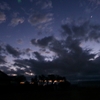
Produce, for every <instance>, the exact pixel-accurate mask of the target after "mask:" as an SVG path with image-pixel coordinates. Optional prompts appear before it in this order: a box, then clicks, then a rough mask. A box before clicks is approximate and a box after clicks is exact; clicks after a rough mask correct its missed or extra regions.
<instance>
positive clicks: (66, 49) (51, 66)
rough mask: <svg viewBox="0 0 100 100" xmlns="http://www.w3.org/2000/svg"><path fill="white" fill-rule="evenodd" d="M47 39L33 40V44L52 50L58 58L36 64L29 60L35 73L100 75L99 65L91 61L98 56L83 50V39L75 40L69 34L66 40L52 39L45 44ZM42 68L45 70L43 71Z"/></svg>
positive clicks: (89, 50)
mask: <svg viewBox="0 0 100 100" xmlns="http://www.w3.org/2000/svg"><path fill="white" fill-rule="evenodd" d="M93 27H94V26H93ZM96 27H97V26H96ZM96 27H95V28H96ZM97 29H98V28H97ZM66 34H67V33H66ZM50 37H52V36H49V37H48V38H50ZM46 39H47V37H44V38H42V39H33V40H31V42H32V44H33V45H36V46H38V47H39V48H40V49H41V48H42V47H43V48H44V49H45V48H48V50H50V52H51V51H52V52H54V53H55V54H56V56H55V57H54V58H53V60H52V61H50V62H48V61H45V60H44V61H42V62H38V63H36V61H35V60H33V62H32V60H28V61H29V62H30V63H31V64H33V67H32V68H33V71H34V73H37V74H38V73H42V72H43V73H56V74H58V73H59V74H61V75H64V74H65V75H71V73H72V74H73V75H78V74H79V73H80V74H81V75H92V73H93V74H99V73H100V72H99V71H98V69H99V68H98V67H97V68H95V66H98V65H95V63H94V62H93V61H91V59H94V57H95V56H96V54H91V53H90V52H91V49H86V48H84V49H83V48H82V47H80V43H81V39H78V38H74V37H72V36H71V34H68V37H66V39H61V40H59V39H56V38H55V37H52V38H50V40H49V39H47V40H48V41H46V42H44V41H45V40H46ZM44 43H45V44H44ZM44 52H45V51H44ZM40 63H41V64H40ZM31 64H30V65H31ZM35 64H36V65H35ZM31 66H32V65H31ZM46 66H47V67H46ZM39 68H40V70H39ZM42 68H43V69H44V70H42Z"/></svg>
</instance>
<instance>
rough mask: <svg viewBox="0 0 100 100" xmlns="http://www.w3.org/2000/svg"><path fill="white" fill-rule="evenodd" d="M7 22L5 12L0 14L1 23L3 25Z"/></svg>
mask: <svg viewBox="0 0 100 100" xmlns="http://www.w3.org/2000/svg"><path fill="white" fill-rule="evenodd" d="M5 20H6V15H5V14H4V13H3V12H0V23H3V22H4V21H5Z"/></svg>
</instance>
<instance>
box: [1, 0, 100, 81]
mask: <svg viewBox="0 0 100 100" xmlns="http://www.w3.org/2000/svg"><path fill="white" fill-rule="evenodd" d="M0 69H1V70H2V71H4V72H5V73H7V74H8V75H17V74H18V75H21V74H24V75H25V76H26V77H28V78H29V77H33V76H34V75H40V74H44V75H47V74H57V75H62V76H65V77H66V78H68V79H69V80H84V79H100V0H0Z"/></svg>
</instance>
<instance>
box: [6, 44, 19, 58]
mask: <svg viewBox="0 0 100 100" xmlns="http://www.w3.org/2000/svg"><path fill="white" fill-rule="evenodd" d="M6 50H7V52H8V53H9V54H11V55H12V56H13V57H19V56H20V54H21V53H20V52H19V51H18V50H17V49H15V48H13V47H12V46H10V45H9V44H7V45H6Z"/></svg>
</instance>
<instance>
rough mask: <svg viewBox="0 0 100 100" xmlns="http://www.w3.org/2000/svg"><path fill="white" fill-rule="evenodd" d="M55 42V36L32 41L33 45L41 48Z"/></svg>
mask: <svg viewBox="0 0 100 100" xmlns="http://www.w3.org/2000/svg"><path fill="white" fill-rule="evenodd" d="M52 40H53V36H48V37H44V38H42V39H38V40H37V39H32V40H31V43H32V44H33V45H37V46H38V45H39V46H41V47H46V46H47V45H48V44H49V43H50V42H51V41H52Z"/></svg>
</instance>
